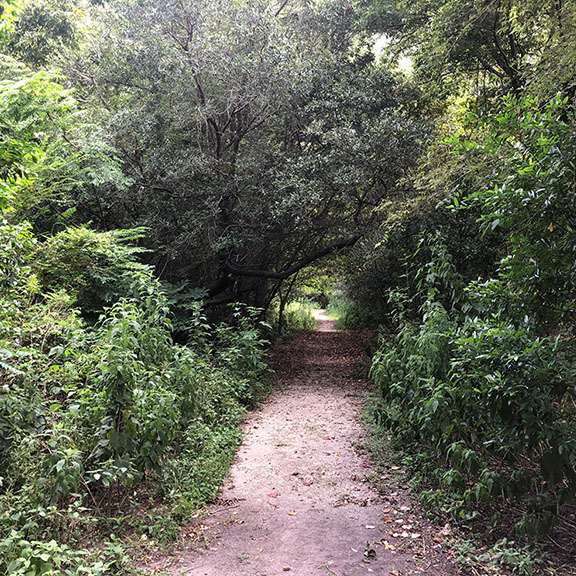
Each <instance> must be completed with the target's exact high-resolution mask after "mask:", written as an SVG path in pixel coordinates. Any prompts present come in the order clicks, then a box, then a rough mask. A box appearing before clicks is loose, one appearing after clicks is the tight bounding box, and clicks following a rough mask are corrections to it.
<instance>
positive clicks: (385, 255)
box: [346, 1, 576, 537]
mask: <svg viewBox="0 0 576 576" xmlns="http://www.w3.org/2000/svg"><path fill="white" fill-rule="evenodd" d="M370 6H371V8H370V10H369V11H368V13H367V18H368V21H369V22H370V23H371V25H373V26H375V27H376V28H377V29H380V30H386V31H387V32H388V33H390V34H391V35H392V36H393V39H394V40H393V42H392V44H391V47H390V51H389V53H388V54H387V56H388V57H390V58H393V57H394V56H398V55H399V54H400V55H402V54H406V53H407V52H408V53H409V54H410V55H411V56H412V66H413V76H412V78H411V79H410V80H407V81H409V82H419V83H420V86H421V87H422V89H423V93H424V94H425V100H424V101H423V104H425V106H426V107H427V114H430V115H432V116H433V117H435V118H436V130H435V135H434V138H432V139H431V140H430V143H429V146H428V149H427V152H426V155H425V156H423V157H422V159H421V168H420V170H419V171H418V173H416V174H415V178H414V180H413V183H414V188H413V191H412V193H411V194H410V195H409V197H407V198H406V200H405V202H404V203H402V204H401V205H399V206H398V209H397V210H396V211H395V213H394V214H393V215H391V216H389V217H388V218H387V219H386V220H385V221H383V223H382V226H381V228H380V231H379V232H378V233H375V234H374V235H373V236H371V237H367V238H366V239H365V240H364V241H362V242H361V243H359V244H358V245H357V246H356V248H355V253H354V254H353V258H352V259H351V260H350V261H349V262H348V263H347V264H346V266H347V268H348V270H349V274H348V276H347V286H348V294H354V299H353V300H354V302H355V305H356V306H357V307H358V306H359V307H360V309H367V308H369V307H371V309H372V310H374V311H376V312H377V313H378V314H379V315H380V321H381V323H382V325H384V326H385V327H386V328H385V330H383V335H382V337H381V343H380V348H379V350H378V352H377V353H376V355H375V357H374V361H373V367H372V376H373V378H374V381H375V383H376V385H377V393H376V398H375V404H374V409H373V415H374V418H375V419H376V421H377V422H378V423H379V424H380V425H381V426H382V430H383V431H388V432H391V433H392V435H393V438H394V439H395V442H396V445H397V446H398V447H399V448H401V449H402V451H403V453H404V454H405V456H406V462H407V463H408V464H409V465H410V466H411V467H412V469H413V470H414V471H417V472H416V476H417V478H419V479H420V486H421V487H423V488H424V489H425V491H424V492H423V494H422V501H423V502H425V503H426V504H427V505H428V506H429V507H430V508H431V509H432V510H433V511H434V512H435V513H436V514H438V515H442V514H449V515H451V516H452V517H453V518H455V519H459V520H461V521H463V522H464V524H466V525H468V526H476V527H478V526H480V525H482V524H484V525H490V530H491V531H493V532H494V534H500V535H502V533H503V532H502V530H504V531H509V530H511V529H513V528H515V530H516V532H517V535H520V536H523V537H538V536H542V535H543V534H546V533H548V532H549V531H550V530H551V529H553V527H554V526H555V525H556V524H557V523H558V522H559V518H562V516H563V514H564V510H565V508H566V506H570V505H572V504H573V502H574V496H575V493H576V492H575V491H576V452H575V439H576V437H575V434H574V430H576V414H575V413H574V404H573V402H574V394H575V393H576V389H575V388H574V362H575V359H576V346H575V342H574V337H573V330H574V319H575V317H574V306H575V304H576V300H575V296H576V294H575V293H574V261H575V260H574V254H575V253H576V237H575V236H574V230H575V225H576V219H575V215H574V205H575V201H576V197H575V194H576V191H575V189H574V181H575V174H576V165H575V163H574V146H575V134H576V132H575V127H576V119H575V115H574V91H573V88H574V82H573V70H574V68H573V67H570V68H566V67H564V65H563V64H560V60H561V61H562V62H568V61H570V60H571V59H573V58H574V57H575V56H576V52H575V51H574V44H573V37H574V32H573V25H574V21H575V16H576V6H575V5H574V4H573V3H572V2H565V3H561V4H558V3H549V4H548V3H544V4H543V5H541V4H539V5H538V6H535V5H533V4H531V3H530V2H528V3H522V4H519V3H517V2H501V3H492V2H490V3H489V2H485V3H483V2H473V3H471V2H470V3H464V4H462V3H455V2H450V1H441V2H410V3H408V2H401V1H400V2H395V3H386V2H378V1H376V2H372V3H370ZM403 51H404V52H403ZM406 51H407V52H406ZM560 54H562V55H561V56H560ZM544 71H546V75H544V74H543V72H544ZM450 91H452V93H453V95H449V93H450ZM367 287H368V288H367ZM373 287H375V288H373ZM502 526H504V528H503V529H502Z"/></svg>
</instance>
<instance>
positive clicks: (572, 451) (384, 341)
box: [371, 248, 576, 574]
mask: <svg viewBox="0 0 576 576" xmlns="http://www.w3.org/2000/svg"><path fill="white" fill-rule="evenodd" d="M436 257H437V259H435V260H434V261H433V262H431V263H430V264H429V265H428V266H427V267H426V268H425V269H423V270H422V272H421V278H422V281H421V284H420V287H421V292H420V294H419V295H418V299H419V301H420V302H422V305H421V308H420V314H418V315H415V314H413V312H411V309H413V305H412V303H411V302H408V301H407V300H406V298H405V297H404V296H403V295H402V294H401V293H398V292H397V293H394V294H393V295H392V299H393V300H394V302H395V306H396V324H397V328H398V329H397V332H396V333H395V334H393V335H388V336H383V337H382V338H381V343H380V348H379V350H378V351H377V353H376V354H375V356H374V358H373V364H372V370H371V374H372V377H373V379H374V381H375V383H376V386H377V391H376V397H375V402H374V405H373V408H372V418H373V420H374V422H375V423H376V424H377V425H378V426H379V427H380V430H382V433H386V434H388V433H390V434H391V435H392V438H393V443H394V445H395V446H396V447H398V448H399V449H401V451H402V453H403V455H404V463H405V464H406V465H407V467H408V469H409V470H411V472H412V473H413V475H414V481H415V482H416V483H417V485H418V486H419V490H420V491H421V502H422V503H423V504H424V505H425V507H426V508H428V509H429V510H431V511H432V512H433V513H434V514H436V515H437V516H440V517H442V518H444V519H450V521H455V522H456V523H458V524H459V525H460V526H462V527H463V528H464V529H467V530H470V531H472V532H473V533H482V534H483V535H484V538H485V540H486V545H487V546H488V548H489V549H493V547H494V546H495V543H496V542H498V541H502V538H503V537H507V538H508V542H509V540H517V541H519V542H520V543H521V544H520V545H519V546H520V548H518V547H517V546H516V547H515V548H514V549H515V550H520V551H521V550H522V546H524V544H525V543H526V542H534V541H537V540H539V539H542V538H544V537H545V536H546V535H547V534H549V533H550V531H551V530H553V529H554V527H555V526H556V525H558V524H559V522H560V519H561V517H562V515H563V513H564V512H565V510H567V509H568V507H569V506H570V505H571V503H573V501H574V496H575V493H576V471H575V463H576V433H575V430H576V425H575V424H576V421H575V413H574V394H575V392H576V390H575V389H574V368H573V366H574V362H573V359H574V342H573V340H572V339H571V338H570V337H569V334H564V333H563V332H559V333H558V334H557V335H555V336H554V337H550V336H545V335H541V334H539V333H538V330H537V329H536V326H535V324H534V323H532V322H531V320H530V318H529V317H528V316H527V315H526V314H522V316H520V315H515V314H514V309H515V305H516V304H517V302H516V301H515V297H516V295H515V294H514V293H513V292H511V291H508V286H507V284H506V282H505V281H504V280H492V281H490V282H487V283H483V284H481V283H479V282H473V283H471V284H469V285H463V283H462V282H461V279H460V278H459V277H458V275H456V274H455V273H454V271H453V269H452V268H451V265H450V257H449V255H448V254H447V253H445V251H444V250H443V249H441V248H438V249H437V253H436ZM520 304H521V303H520ZM520 308H521V306H520ZM505 548H506V550H507V549H508V548H510V546H509V545H508V546H506V547H505ZM494 554H496V552H494ZM498 554H499V555H500V556H502V557H503V556H504V555H505V552H504V551H502V550H500V551H498ZM506 554H508V556H510V555H513V553H512V552H510V553H508V552H506ZM517 554H518V558H524V557H525V556H526V554H525V553H523V552H518V553H517ZM519 570H520V568H517V573H523V574H531V573H532V572H530V570H529V569H528V568H526V569H523V571H519Z"/></svg>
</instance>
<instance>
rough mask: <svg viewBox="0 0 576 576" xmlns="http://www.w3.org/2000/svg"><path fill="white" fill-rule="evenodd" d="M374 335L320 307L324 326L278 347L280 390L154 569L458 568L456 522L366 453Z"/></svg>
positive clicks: (349, 573)
mask: <svg viewBox="0 0 576 576" xmlns="http://www.w3.org/2000/svg"><path fill="white" fill-rule="evenodd" d="M367 337H368V336H367V335H366V334H362V333H359V332H350V331H338V330H335V328H334V322H333V321H331V320H330V319H329V318H327V317H325V316H323V315H322V314H321V313H320V314H319V315H318V317H317V330H315V331H309V332H301V333H299V334H297V335H296V337H295V338H294V339H293V340H292V341H290V342H288V343H284V344H280V345H278V346H276V347H275V349H274V365H275V369H276V376H275V380H276V386H275V388H274V390H275V391H274V393H273V394H272V395H271V396H270V397H269V398H268V399H267V400H266V401H265V402H264V403H263V405H262V406H261V409H260V410H258V411H255V412H253V413H251V414H250V415H249V417H248V418H247V420H246V422H245V425H244V426H245V430H244V432H245V436H244V442H243V444H242V446H241V447H240V449H239V451H238V454H237V457H236V460H235V463H234V465H233V467H232V470H231V475H230V478H229V480H228V481H227V482H226V484H225V485H224V487H223V489H222V491H221V495H220V498H219V500H218V501H217V502H216V503H215V504H214V505H212V506H210V507H208V509H207V510H206V512H205V514H204V515H203V517H202V518H200V519H198V520H197V522H196V524H193V525H191V526H190V527H189V528H187V529H186V536H187V538H185V539H184V544H183V545H182V546H181V547H179V549H177V550H176V551H174V552H173V553H171V554H169V555H166V556H165V557H163V558H161V559H159V560H158V559H156V561H154V562H153V563H150V564H149V565H148V566H147V567H146V569H147V571H148V572H149V573H150V574H170V575H190V576H244V575H247V576H276V575H279V574H286V573H291V574H295V575H298V576H313V575H314V576H357V575H369V574H377V575H379V576H382V575H383V576H392V575H396V576H400V575H402V576H408V575H415V574H427V575H430V576H434V575H438V576H440V575H442V576H449V575H452V574H456V573H457V569H456V568H455V566H454V565H453V564H452V562H451V561H450V558H449V556H448V555H447V554H446V553H444V552H442V550H443V538H449V527H448V526H445V527H438V526H433V525H432V524H430V523H429V522H428V521H427V520H426V519H425V517H424V515H423V513H422V512H421V510H419V509H418V507H417V505H415V503H414V502H413V501H411V499H410V496H409V492H408V489H407V487H406V486H405V485H404V484H402V474H401V470H400V469H399V468H398V467H397V466H394V465H392V464H390V465H389V466H388V467H386V466H385V467H384V468H383V467H382V466H380V467H376V465H375V464H373V463H372V462H371V460H370V457H369V455H368V452H367V449H366V441H367V436H366V434H365V432H363V429H362V426H361V422H360V416H361V412H362V409H363V405H364V402H365V400H366V398H367V396H368V394H369V387H370V384H369V382H368V381H367V380H366V376H365V374H366V362H367V358H366V356H365V353H364V340H365V339H366V338H367ZM386 468H387V469H386Z"/></svg>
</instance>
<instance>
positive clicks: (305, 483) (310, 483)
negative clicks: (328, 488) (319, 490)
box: [304, 480, 314, 486]
mask: <svg viewBox="0 0 576 576" xmlns="http://www.w3.org/2000/svg"><path fill="white" fill-rule="evenodd" d="M312 484H314V482H313V481H312V480H309V481H308V482H304V486H312Z"/></svg>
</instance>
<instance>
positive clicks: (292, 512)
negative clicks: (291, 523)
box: [288, 510, 296, 516]
mask: <svg viewBox="0 0 576 576" xmlns="http://www.w3.org/2000/svg"><path fill="white" fill-rule="evenodd" d="M288 516H296V510H288Z"/></svg>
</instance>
